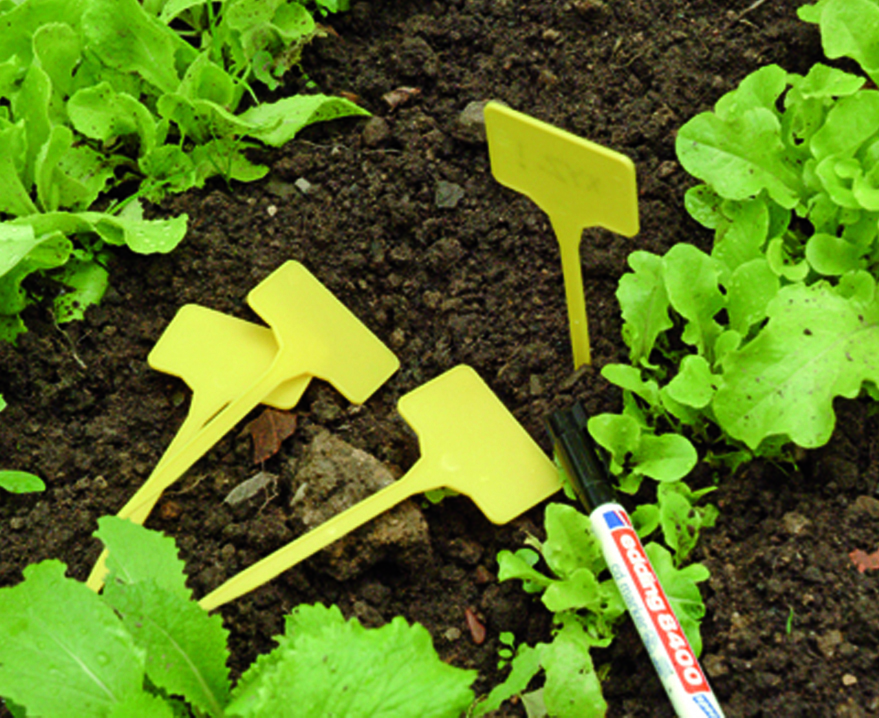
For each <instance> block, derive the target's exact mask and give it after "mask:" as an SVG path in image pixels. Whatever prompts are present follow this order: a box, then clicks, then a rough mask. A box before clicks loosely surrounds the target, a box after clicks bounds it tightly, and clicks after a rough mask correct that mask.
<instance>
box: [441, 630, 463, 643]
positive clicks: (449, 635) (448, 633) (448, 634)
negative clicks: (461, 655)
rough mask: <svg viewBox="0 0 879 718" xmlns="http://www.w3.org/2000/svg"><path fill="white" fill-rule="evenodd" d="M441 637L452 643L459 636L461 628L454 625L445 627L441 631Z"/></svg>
mask: <svg viewBox="0 0 879 718" xmlns="http://www.w3.org/2000/svg"><path fill="white" fill-rule="evenodd" d="M443 638H445V639H446V640H447V641H449V642H450V643H454V642H455V641H457V640H459V639H460V638H461V629H459V628H455V627H452V628H447V629H446V630H445V632H444V633H443Z"/></svg>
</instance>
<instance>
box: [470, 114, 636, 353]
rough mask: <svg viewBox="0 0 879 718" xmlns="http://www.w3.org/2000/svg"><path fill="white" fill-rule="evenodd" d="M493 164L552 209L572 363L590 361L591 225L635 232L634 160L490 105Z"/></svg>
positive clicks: (501, 176) (507, 180)
mask: <svg viewBox="0 0 879 718" xmlns="http://www.w3.org/2000/svg"><path fill="white" fill-rule="evenodd" d="M485 131H486V134H487V136H488V153H489V156H490V158H491V171H492V174H494V176H495V179H497V181H498V182H500V183H501V184H502V185H505V186H507V187H510V188H511V189H514V190H516V191H517V192H521V193H522V194H524V195H526V196H528V197H530V198H531V199H532V200H533V201H534V202H535V203H536V204H537V205H538V206H539V207H540V208H541V209H542V210H543V211H544V212H546V214H547V215H549V219H550V222H551V223H552V227H553V230H554V231H555V235H556V239H558V242H559V248H560V250H561V255H562V272H563V274H564V278H565V295H566V298H567V303H568V319H569V322H570V328H571V344H572V347H573V352H574V368H575V369H576V368H578V367H580V366H582V365H583V364H590V363H591V361H592V358H591V353H590V350H589V328H588V325H587V321H586V301H585V297H584V293H583V277H582V273H581V270H580V238H581V236H582V234H583V230H584V229H586V228H587V227H604V228H605V229H609V230H610V231H612V232H616V233H617V234H622V235H625V236H627V237H631V236H633V235H635V234H637V233H638V190H637V183H636V179H635V165H634V164H633V163H632V160H630V159H629V158H628V157H626V156H625V155H621V154H620V153H619V152H614V151H612V150H609V149H607V148H606V147H602V146H601V145H597V144H595V143H594V142H589V141H588V140H584V139H582V138H580V137H577V136H576V135H572V134H570V133H569V132H565V131H563V130H560V129H558V128H557V127H553V126H552V125H548V124H546V123H545V122H541V121H539V120H535V119H534V118H533V117H529V116H528V115H524V114H522V113H521V112H516V111H515V110H511V109H510V108H509V107H506V106H505V105H501V104H499V103H497V102H490V103H488V105H486V107H485Z"/></svg>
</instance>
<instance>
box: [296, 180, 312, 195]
mask: <svg viewBox="0 0 879 718" xmlns="http://www.w3.org/2000/svg"><path fill="white" fill-rule="evenodd" d="M293 184H294V185H295V187H296V189H298V190H299V191H300V192H302V194H305V195H307V194H311V193H312V192H314V185H313V184H311V182H309V181H308V180H307V179H305V177H300V178H299V179H298V180H296V181H295V182H294V183H293Z"/></svg>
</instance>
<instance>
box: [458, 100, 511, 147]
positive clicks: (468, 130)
mask: <svg viewBox="0 0 879 718" xmlns="http://www.w3.org/2000/svg"><path fill="white" fill-rule="evenodd" d="M489 102H491V100H478V101H476V102H470V103H468V104H467V106H466V107H465V108H464V109H463V110H462V111H461V114H460V115H458V119H457V120H456V121H455V127H454V130H453V132H452V134H453V135H454V136H455V138H456V139H459V140H461V141H462V142H469V143H470V144H474V145H481V144H484V143H485V141H486V137H485V106H486V105H487V104H488V103H489ZM495 102H498V103H499V104H501V105H504V106H507V103H506V102H500V101H498V100H495Z"/></svg>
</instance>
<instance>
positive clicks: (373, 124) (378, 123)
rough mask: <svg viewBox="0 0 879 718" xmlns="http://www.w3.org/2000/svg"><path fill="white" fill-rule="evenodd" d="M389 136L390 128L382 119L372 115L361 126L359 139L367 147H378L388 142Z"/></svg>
mask: <svg viewBox="0 0 879 718" xmlns="http://www.w3.org/2000/svg"><path fill="white" fill-rule="evenodd" d="M390 136H391V128H390V127H389V126H388V123H387V121H386V120H385V119H384V118H383V117H379V116H378V115H374V116H373V117H370V118H369V120H368V121H367V123H366V124H365V125H364V126H363V132H362V133H361V137H362V138H363V144H364V145H366V146H367V147H378V146H379V145H382V144H384V143H385V142H387V141H388V139H389V138H390Z"/></svg>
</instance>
